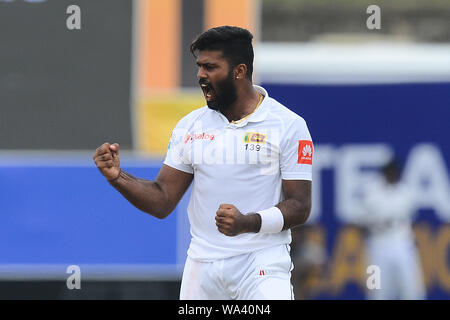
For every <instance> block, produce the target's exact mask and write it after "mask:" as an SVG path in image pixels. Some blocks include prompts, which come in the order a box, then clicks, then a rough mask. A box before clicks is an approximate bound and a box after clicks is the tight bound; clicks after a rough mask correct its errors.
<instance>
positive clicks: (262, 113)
mask: <svg viewBox="0 0 450 320" xmlns="http://www.w3.org/2000/svg"><path fill="white" fill-rule="evenodd" d="M253 88H255V90H256V91H258V92H259V93H261V94H263V95H264V99H263V101H262V102H261V104H260V105H259V107H258V109H257V110H256V111H255V112H254V113H253V114H252V115H250V116H249V117H248V118H247V119H245V120H244V121H242V122H239V123H229V121H228V119H227V117H225V116H224V115H223V114H222V113H221V112H220V111H216V112H217V113H218V114H219V115H220V116H221V118H222V119H224V120H225V121H226V122H227V123H229V124H228V125H229V126H233V127H238V128H240V127H243V126H245V125H247V123H249V122H261V121H264V120H265V119H266V117H267V114H268V110H267V109H268V106H267V104H268V103H269V102H268V98H269V94H268V93H267V91H266V89H264V88H263V87H260V86H257V85H253Z"/></svg>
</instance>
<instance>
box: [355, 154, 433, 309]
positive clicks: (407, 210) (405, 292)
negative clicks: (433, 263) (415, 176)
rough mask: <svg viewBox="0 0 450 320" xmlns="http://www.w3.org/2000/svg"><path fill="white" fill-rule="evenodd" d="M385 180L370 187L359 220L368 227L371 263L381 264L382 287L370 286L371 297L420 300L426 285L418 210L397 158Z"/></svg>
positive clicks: (385, 172) (387, 168)
mask: <svg viewBox="0 0 450 320" xmlns="http://www.w3.org/2000/svg"><path fill="white" fill-rule="evenodd" d="M382 173H383V175H382V176H383V177H382V181H379V182H375V183H374V184H373V185H372V186H370V187H369V188H368V190H367V193H366V196H365V198H364V200H363V207H362V210H361V213H360V216H359V217H357V222H358V224H360V225H361V226H363V227H364V228H365V229H366V230H367V239H366V240H367V241H366V242H367V253H368V261H369V263H370V264H371V265H376V266H378V267H379V268H380V287H379V288H375V289H371V290H368V292H367V293H368V298H369V299H371V300H393V299H406V300H420V299H424V298H425V285H424V281H423V275H422V268H421V264H420V259H419V253H418V251H417V248H416V244H415V236H414V231H413V228H412V219H413V215H414V213H415V211H414V208H413V198H412V197H413V196H412V194H411V191H410V189H409V188H408V187H407V186H406V185H405V184H404V183H402V182H401V180H400V169H399V167H398V164H397V162H396V160H395V159H392V160H391V161H389V162H388V163H387V164H386V165H385V166H384V167H383V169H382Z"/></svg>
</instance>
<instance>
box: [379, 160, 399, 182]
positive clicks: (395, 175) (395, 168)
mask: <svg viewBox="0 0 450 320" xmlns="http://www.w3.org/2000/svg"><path fill="white" fill-rule="evenodd" d="M381 171H382V172H383V175H384V176H385V177H388V176H390V177H391V179H393V180H394V181H398V180H399V179H400V174H401V167H400V164H399V162H398V160H397V159H396V158H395V157H392V158H391V159H390V160H389V161H388V162H387V163H386V164H385V165H384V166H383V167H382V168H381Z"/></svg>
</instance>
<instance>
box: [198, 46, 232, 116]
mask: <svg viewBox="0 0 450 320" xmlns="http://www.w3.org/2000/svg"><path fill="white" fill-rule="evenodd" d="M197 65H198V73H197V78H198V82H199V84H200V87H201V88H202V90H203V94H204V96H205V99H206V103H207V104H208V107H209V108H210V109H213V110H218V111H224V110H226V109H228V108H229V107H230V106H231V105H232V104H233V103H234V102H235V101H236V99H237V90H236V86H235V83H234V76H233V69H232V68H230V66H229V63H228V61H227V60H226V59H225V58H224V57H223V56H222V52H221V51H207V50H204V51H200V52H199V54H198V57H197Z"/></svg>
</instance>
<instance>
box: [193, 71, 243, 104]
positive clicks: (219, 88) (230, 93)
mask: <svg viewBox="0 0 450 320" xmlns="http://www.w3.org/2000/svg"><path fill="white" fill-rule="evenodd" d="M199 83H200V85H202V84H206V85H207V86H208V90H209V91H208V92H209V93H210V94H211V96H212V98H211V99H210V100H208V99H207V100H206V103H207V105H208V108H210V109H212V110H216V111H225V110H227V109H228V108H230V106H231V105H232V104H233V103H234V102H235V101H236V99H237V90H236V86H235V84H234V81H233V72H232V71H230V72H229V73H228V76H227V77H226V78H225V79H223V80H221V81H218V82H217V84H216V85H215V88H214V86H213V85H212V84H211V83H207V82H206V81H202V80H200V81H199Z"/></svg>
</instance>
